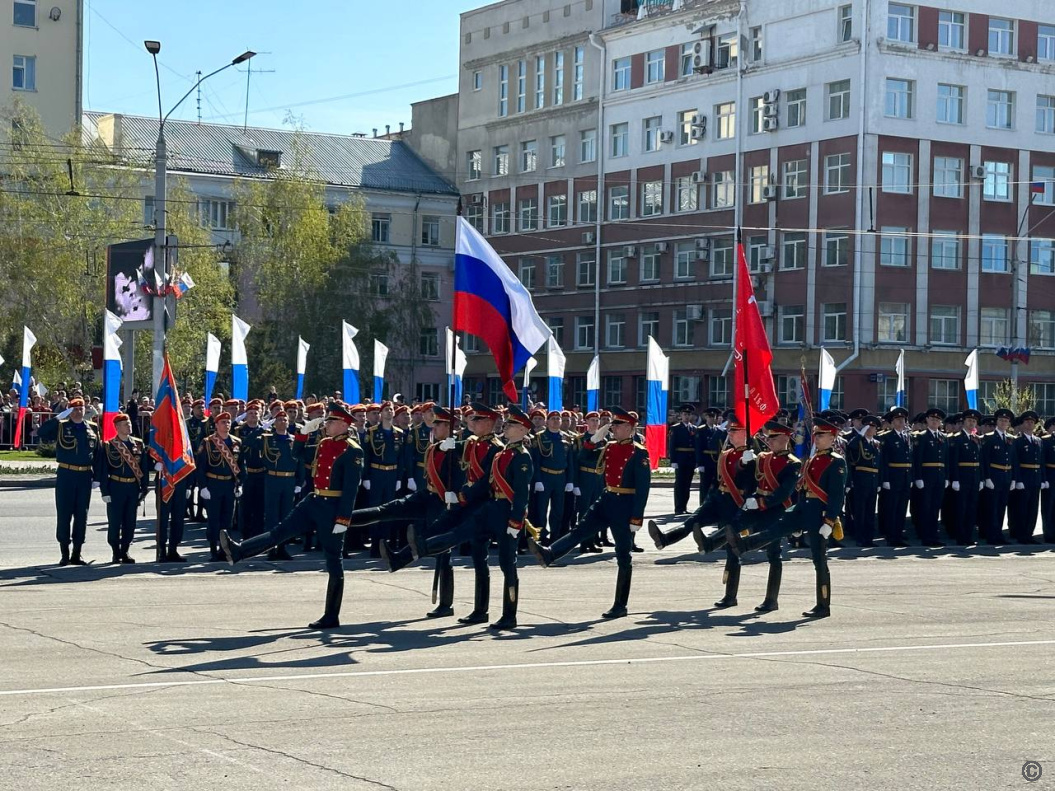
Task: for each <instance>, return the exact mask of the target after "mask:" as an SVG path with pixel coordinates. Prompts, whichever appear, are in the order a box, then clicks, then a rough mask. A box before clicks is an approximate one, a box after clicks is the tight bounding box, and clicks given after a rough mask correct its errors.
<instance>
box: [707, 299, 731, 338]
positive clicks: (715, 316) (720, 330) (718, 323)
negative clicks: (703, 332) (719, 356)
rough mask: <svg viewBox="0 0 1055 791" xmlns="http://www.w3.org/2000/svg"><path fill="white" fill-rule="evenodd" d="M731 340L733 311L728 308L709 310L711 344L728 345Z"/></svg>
mask: <svg viewBox="0 0 1055 791" xmlns="http://www.w3.org/2000/svg"><path fill="white" fill-rule="evenodd" d="M732 340H733V313H732V311H731V310H729V309H724V310H719V309H717V308H715V309H714V310H712V311H711V331H710V345H711V346H728V345H729V344H730V343H731V342H732Z"/></svg>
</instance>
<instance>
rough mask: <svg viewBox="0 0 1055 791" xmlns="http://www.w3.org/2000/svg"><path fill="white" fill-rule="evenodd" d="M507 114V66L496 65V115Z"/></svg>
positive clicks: (501, 116)
mask: <svg viewBox="0 0 1055 791" xmlns="http://www.w3.org/2000/svg"><path fill="white" fill-rule="evenodd" d="M507 115H509V67H508V66H499V67H498V116H499V118H504V117H505V116H507Z"/></svg>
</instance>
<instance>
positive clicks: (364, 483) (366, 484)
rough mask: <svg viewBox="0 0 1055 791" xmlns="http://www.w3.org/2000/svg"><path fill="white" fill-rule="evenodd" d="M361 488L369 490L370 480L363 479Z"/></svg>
mask: <svg viewBox="0 0 1055 791" xmlns="http://www.w3.org/2000/svg"><path fill="white" fill-rule="evenodd" d="M363 488H364V489H366V491H370V481H363Z"/></svg>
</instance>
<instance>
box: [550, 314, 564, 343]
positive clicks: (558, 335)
mask: <svg viewBox="0 0 1055 791" xmlns="http://www.w3.org/2000/svg"><path fill="white" fill-rule="evenodd" d="M546 325H547V326H548V327H549V331H550V332H552V333H553V340H555V341H556V342H557V345H558V346H561V347H563V346H564V319H562V318H559V317H557V316H548V317H547V318H546Z"/></svg>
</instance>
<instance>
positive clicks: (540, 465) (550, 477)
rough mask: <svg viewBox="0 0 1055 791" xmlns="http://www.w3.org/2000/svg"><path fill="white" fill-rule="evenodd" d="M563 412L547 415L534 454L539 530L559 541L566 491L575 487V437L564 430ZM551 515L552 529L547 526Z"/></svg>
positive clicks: (549, 539) (553, 412)
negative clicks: (573, 457)
mask: <svg viewBox="0 0 1055 791" xmlns="http://www.w3.org/2000/svg"><path fill="white" fill-rule="evenodd" d="M560 425H561V413H560V412H558V411H557V410H555V409H554V410H551V411H550V413H549V414H548V415H546V429H545V431H540V432H538V433H537V434H535V436H534V439H533V441H532V447H531V456H532V461H533V467H534V474H535V481H534V485H535V486H534V488H535V495H534V496H535V499H536V512H537V514H538V522H537V523H536V525H537V527H538V528H539V530H542V531H543V534H544V538H543V541H544V542H546V543H550V542H553V541H556V540H557V539H558V538H560V535H561V524H562V522H563V519H564V493H565V492H566V491H569V490H574V488H575V486H574V484H573V483H572V482H571V478H570V476H569V470H570V468H571V462H572V447H571V440H570V439H569V438H568V436H567V435H566V434H565V433H564V432H563V431H561V428H560ZM547 517H548V529H547Z"/></svg>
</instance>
